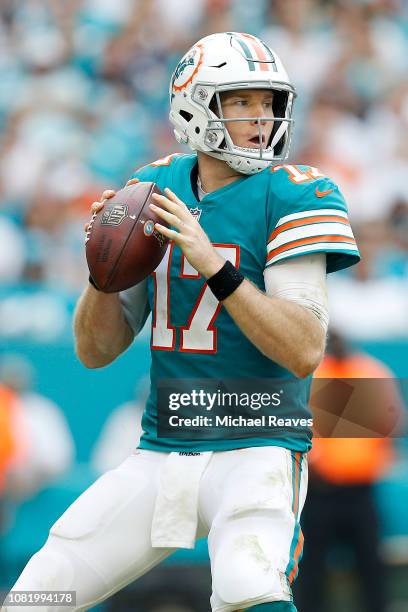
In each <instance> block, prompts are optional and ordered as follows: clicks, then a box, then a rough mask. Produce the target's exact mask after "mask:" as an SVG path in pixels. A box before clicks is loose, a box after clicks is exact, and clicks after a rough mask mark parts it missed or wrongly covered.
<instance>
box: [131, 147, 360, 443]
mask: <svg viewBox="0 0 408 612" xmlns="http://www.w3.org/2000/svg"><path fill="white" fill-rule="evenodd" d="M196 165H197V156H196V155H183V154H174V155H171V156H168V157H167V158H165V159H163V160H159V161H157V162H155V163H153V164H151V165H149V166H145V167H144V168H142V169H140V170H139V171H137V172H136V173H135V175H134V176H135V177H137V178H139V179H140V180H141V181H154V182H156V183H157V184H158V186H159V187H160V188H161V190H162V191H163V190H164V188H165V187H169V188H170V189H171V190H172V191H174V193H175V194H176V195H177V196H178V197H179V198H180V199H181V200H182V201H183V202H184V203H185V204H186V205H187V206H188V207H189V208H190V210H191V212H192V213H193V214H194V215H196V216H197V218H198V219H199V223H200V224H201V226H202V227H203V229H204V231H205V232H206V233H207V235H208V237H209V239H210V240H211V242H212V244H213V245H214V247H215V248H216V249H217V250H218V251H219V252H220V254H221V255H222V256H223V257H224V258H225V259H229V260H230V261H231V262H232V263H233V264H234V265H235V266H236V267H237V268H239V270H240V271H241V272H242V274H243V275H244V276H245V277H246V278H247V279H249V280H250V281H251V282H252V283H253V284H254V285H256V286H257V287H258V288H259V289H260V290H261V291H265V285H264V271H265V268H266V267H267V266H270V265H273V264H274V263H275V262H277V261H282V260H284V259H287V258H290V257H298V256H301V255H304V254H307V253H314V252H318V251H322V252H325V253H327V271H328V272H333V271H336V270H340V269H342V268H346V267H348V266H350V265H353V264H354V263H356V262H357V261H358V260H359V253H358V250H357V246H356V243H355V241H354V237H353V234H352V231H351V228H350V224H349V221H348V218H347V207H346V204H345V202H344V199H343V197H342V195H341V193H340V192H339V190H338V188H337V186H336V185H335V184H334V183H333V182H332V181H331V180H330V179H328V178H326V177H324V176H322V175H321V174H319V172H318V171H317V170H316V169H315V168H311V167H308V166H290V165H288V166H274V167H270V168H267V169H265V170H263V171H262V172H259V173H258V174H255V175H251V176H242V177H239V178H238V179H237V180H236V181H234V182H233V183H230V184H229V185H226V186H224V187H222V188H221V189H218V190H216V191H214V192H211V193H209V194H207V195H205V197H204V198H203V199H202V200H201V201H199V200H198V199H197V197H196V195H195V191H194V189H193V187H192V180H191V175H192V171H193V169H194V170H195V172H196ZM193 176H196V175H193ZM194 180H195V179H193V181H194ZM147 286H148V299H149V307H150V310H151V312H152V330H151V356H152V363H151V391H150V396H149V399H148V401H147V405H146V409H145V412H144V416H143V420H142V427H143V431H144V433H143V435H142V437H141V440H140V448H144V449H148V450H157V451H166V452H168V451H187V452H199V451H209V450H215V451H217V450H218V451H222V450H230V449H234V448H244V447H249V446H263V445H278V446H283V447H286V448H288V449H291V450H294V451H301V452H304V451H307V450H308V449H309V448H310V445H311V431H310V428H309V427H308V426H302V427H297V428H296V431H293V429H292V428H289V429H288V430H287V431H286V430H285V428H283V429H281V430H280V431H279V435H276V436H274V437H261V436H259V437H257V436H254V435H251V436H248V437H244V438H242V437H241V438H237V439H230V438H228V439H216V440H208V439H205V440H204V439H203V440H190V439H176V438H170V437H160V436H159V435H158V431H157V420H158V413H157V387H158V385H159V384H160V381H161V380H170V379H181V378H182V379H220V378H222V379H241V380H244V379H268V380H274V379H276V380H285V381H288V382H289V381H294V382H296V385H297V386H296V389H297V392H296V398H295V399H293V400H292V401H293V402H294V403H295V404H296V411H297V412H296V413H297V414H298V415H301V416H302V417H305V419H307V418H309V419H310V417H311V414H310V411H309V408H308V400H309V391H310V384H311V376H310V377H308V378H305V379H297V378H296V377H295V376H294V375H293V374H292V373H291V372H289V371H288V370H286V369H285V368H283V367H282V366H280V365H279V364H277V363H275V362H273V361H271V360H270V359H268V358H267V357H265V355H263V354H262V353H261V352H260V351H259V350H258V349H257V348H256V347H255V346H254V345H253V344H252V343H251V342H250V341H249V340H248V339H247V338H246V336H245V335H244V334H243V333H242V332H241V330H240V329H239V327H238V326H237V325H236V324H235V323H234V321H233V319H232V318H231V317H230V316H229V314H228V313H227V311H226V309H225V308H222V305H221V304H220V303H218V302H217V301H216V298H215V297H214V296H213V294H212V293H211V291H210V289H209V288H208V286H207V285H206V283H205V279H204V278H203V277H202V276H201V275H199V274H198V272H197V271H196V270H195V269H194V268H192V266H191V265H190V264H189V262H188V261H187V260H186V259H185V257H184V255H183V253H182V251H181V249H180V248H179V247H178V246H176V245H175V244H174V243H172V244H170V246H169V248H168V249H167V253H166V256H165V258H164V259H163V261H162V262H161V264H160V266H159V267H158V268H157V269H156V270H155V272H154V273H153V274H152V275H151V276H150V277H149V278H148V281H147ZM290 408H291V407H290V406H286V411H287V413H288V414H289V413H290ZM277 414H278V415H279V410H278V409H277ZM282 414H283V413H282ZM309 424H310V423H309Z"/></svg>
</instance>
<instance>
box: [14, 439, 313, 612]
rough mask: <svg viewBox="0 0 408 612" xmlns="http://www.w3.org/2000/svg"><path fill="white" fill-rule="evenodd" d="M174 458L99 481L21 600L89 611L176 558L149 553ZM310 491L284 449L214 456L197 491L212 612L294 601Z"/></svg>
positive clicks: (300, 466) (25, 582) (22, 586)
mask: <svg viewBox="0 0 408 612" xmlns="http://www.w3.org/2000/svg"><path fill="white" fill-rule="evenodd" d="M168 457H169V454H168V453H159V452H153V451H145V450H136V451H135V452H134V453H133V454H132V455H131V456H130V457H128V459H126V460H125V461H124V462H123V463H122V464H121V465H120V466H119V467H117V468H116V469H114V470H111V471H109V472H107V473H106V474H104V475H103V476H102V477H101V478H99V479H98V480H97V481H96V482H95V483H94V484H93V485H92V486H91V487H89V489H87V490H86V491H85V492H84V493H83V494H82V495H81V496H80V497H79V498H78V499H77V500H76V501H75V502H74V503H73V504H72V505H71V506H70V507H69V508H68V510H67V511H66V512H65V513H64V514H63V515H62V517H61V518H60V519H59V520H58V521H57V522H56V523H55V525H54V526H53V527H52V528H51V530H50V534H49V537H48V539H47V541H46V543H45V545H44V546H43V548H41V550H40V551H39V552H37V553H36V554H35V555H34V556H33V557H32V558H31V560H30V561H29V562H28V564H27V565H26V567H25V569H24V570H23V572H22V574H21V576H20V578H19V579H18V580H17V582H16V584H15V585H14V587H13V591H52V590H59V591H70V590H71V591H76V607H75V608H68V607H66V606H55V605H54V606H52V607H37V606H36V608H35V609H36V612H67V611H68V610H72V609H75V610H87V609H89V608H91V607H93V606H94V605H96V604H97V603H99V602H101V601H103V600H105V599H106V598H108V597H109V596H110V595H112V594H113V593H115V592H116V591H118V590H120V589H122V588H123V587H125V586H126V585H127V584H129V583H130V582H132V581H133V580H136V579H137V578H139V576H142V575H143V574H145V573H146V572H147V571H149V570H150V569H151V568H153V567H154V566H155V565H157V564H158V563H160V561H161V560H162V559H164V558H165V557H167V556H168V555H170V554H171V553H172V552H174V550H175V549H174V548H153V547H152V543H151V527H152V517H153V511H154V507H155V500H156V497H157V494H158V487H159V482H160V473H161V471H162V469H163V467H164V465H165V462H166V459H167V458H168ZM184 459H185V460H188V459H189V458H188V457H183V460H184ZM306 489H307V460H306V456H305V455H304V454H301V453H294V452H291V451H289V450H286V449H284V448H280V447H278V446H267V447H258V448H255V447H253V448H245V449H239V450H233V451H227V452H214V453H213V454H212V456H211V459H210V461H209V463H208V465H207V467H206V468H205V470H204V472H203V474H202V476H201V479H200V481H199V494H198V504H197V512H198V528H197V537H198V538H200V537H204V536H207V535H208V545H209V554H210V559H211V572H212V581H213V593H212V596H211V606H212V610H213V612H232V611H234V610H240V609H245V608H248V607H251V606H253V605H256V604H260V603H264V602H268V601H289V600H291V589H290V584H291V582H292V581H293V580H294V578H295V577H296V575H297V566H298V562H299V559H300V557H301V553H302V545H303V536H302V532H301V529H300V526H299V517H300V513H301V510H302V508H303V504H304V501H305V497H306ZM29 609H30V608H29V607H27V606H12V607H9V608H2V610H3V612H6V611H7V612H19V611H22V610H24V611H25V612H28V610H29Z"/></svg>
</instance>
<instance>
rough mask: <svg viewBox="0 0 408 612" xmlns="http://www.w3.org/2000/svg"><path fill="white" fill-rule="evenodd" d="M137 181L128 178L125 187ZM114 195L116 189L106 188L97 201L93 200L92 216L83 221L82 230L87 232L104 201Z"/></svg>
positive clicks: (137, 180) (136, 179)
mask: <svg viewBox="0 0 408 612" xmlns="http://www.w3.org/2000/svg"><path fill="white" fill-rule="evenodd" d="M138 182H139V179H138V178H133V179H130V181H128V182H127V183H126V187H128V186H129V185H135V184H136V183H138ZM114 195H116V191H114V190H113V189H106V190H105V191H104V192H103V194H102V195H101V199H100V201H99V202H94V203H93V204H92V206H91V212H92V218H91V220H90V221H88V222H87V223H85V226H84V230H85V233H87V231H88V229H89V226H90V225H91V224H92V221H93V219H94V218H95V216H96V214H97V213H98V212H99V211H100V210H102V208H103V207H104V206H105V202H106V201H107V200H110V198H113V196H114Z"/></svg>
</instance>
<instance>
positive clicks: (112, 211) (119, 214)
mask: <svg viewBox="0 0 408 612" xmlns="http://www.w3.org/2000/svg"><path fill="white" fill-rule="evenodd" d="M128 210H129V208H128V205H127V204H115V205H114V206H108V207H107V208H106V210H104V211H103V215H102V219H101V225H120V224H121V223H122V221H123V220H124V219H126V217H127V216H128Z"/></svg>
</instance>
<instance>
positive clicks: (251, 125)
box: [221, 89, 273, 149]
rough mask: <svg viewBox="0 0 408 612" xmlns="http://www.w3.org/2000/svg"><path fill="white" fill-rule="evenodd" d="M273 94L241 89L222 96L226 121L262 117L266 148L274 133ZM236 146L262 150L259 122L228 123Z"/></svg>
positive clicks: (258, 90)
mask: <svg viewBox="0 0 408 612" xmlns="http://www.w3.org/2000/svg"><path fill="white" fill-rule="evenodd" d="M272 102H273V93H272V92H271V91H269V90H267V89H252V90H245V89H239V90H237V91H234V92H225V93H223V94H221V105H222V112H223V115H224V119H235V118H237V119H239V118H243V117H262V118H263V119H265V120H262V121H261V122H260V127H261V137H262V146H263V147H266V146H267V144H268V142H269V138H270V135H271V133H272V128H273V121H266V119H273V110H272ZM225 125H226V127H227V130H228V132H229V135H230V136H231V138H232V142H233V143H234V145H236V146H238V147H246V148H251V149H256V148H260V140H259V124H258V122H257V121H228V122H227V123H226V124H225Z"/></svg>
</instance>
